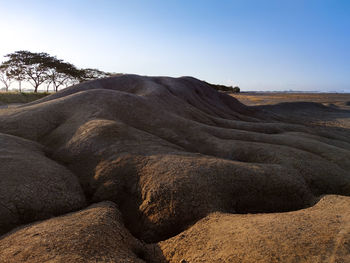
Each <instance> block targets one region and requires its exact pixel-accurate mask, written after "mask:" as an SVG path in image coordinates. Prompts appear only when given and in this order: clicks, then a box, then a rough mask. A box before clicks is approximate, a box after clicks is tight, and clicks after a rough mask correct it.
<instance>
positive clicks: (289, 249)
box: [0, 75, 350, 263]
mask: <svg viewBox="0 0 350 263" xmlns="http://www.w3.org/2000/svg"><path fill="white" fill-rule="evenodd" d="M303 95H304V96H306V97H305V98H302V97H299V99H300V100H299V101H297V102H290V101H293V100H294V99H291V98H290V99H288V96H289V95H286V94H284V97H283V96H282V97H283V99H284V100H286V101H281V100H282V97H281V96H280V97H278V94H269V96H271V97H273V99H274V102H283V103H278V104H271V103H266V101H269V99H268V98H267V97H266V94H265V95H264V96H265V97H264V99H263V100H265V103H262V104H264V105H256V104H254V105H255V106H246V105H244V104H242V103H240V102H239V101H238V100H236V99H235V98H233V97H232V96H228V95H227V94H223V93H220V92H217V91H216V90H215V89H214V88H213V86H211V85H210V84H208V83H206V82H202V81H199V80H197V79H194V78H191V77H182V78H168V77H144V76H137V75H123V76H118V77H112V78H107V79H101V80H96V81H90V82H86V83H82V84H79V85H76V86H72V87H70V88H67V89H64V90H62V91H59V92H58V93H56V94H53V95H51V96H48V97H45V98H42V99H40V100H38V101H34V102H31V103H28V104H24V105H20V106H18V107H12V108H8V109H0V163H1V165H0V234H3V236H1V237H0V262H16V263H17V262H43V261H45V262H174V263H178V262H188V263H192V262H237V263H238V262H266V263H267V262H268V263H270V262H309V263H311V262H312V263H314V262H331V263H335V262H338V263H339V262H343V263H346V262H349V260H350V259H349V255H350V245H349V244H350V225H349V220H350V214H349V213H350V197H349V196H350V132H349V128H350V127H349V126H348V125H349V118H350V115H349V110H347V108H346V107H347V106H348V105H347V104H348V100H347V98H348V97H346V96H348V95H344V96H341V95H339V97H336V96H335V95H334V97H332V96H333V95H332V96H331V97H332V99H331V100H328V99H326V98H324V97H322V96H323V95H324V94H321V95H320V94H317V96H318V97H317V96H316V95H308V94H303ZM239 96H246V97H249V95H247V94H239V95H237V98H239ZM259 96H260V95H255V96H253V97H250V98H251V99H252V98H256V97H258V98H259V99H261V98H262V97H259ZM261 96H263V95H261ZM274 96H277V97H274ZM291 96H292V97H293V96H296V94H291ZM299 96H301V95H299ZM313 96H316V97H317V98H318V99H319V100H318V101H316V103H315V102H305V100H306V99H307V98H309V99H311V98H312V97H313ZM320 96H321V98H320ZM337 96H338V95H337ZM246 97H245V99H247V98H246ZM243 98H244V97H241V99H243ZM273 99H270V100H271V101H272V103H274V102H273ZM288 100H289V101H288ZM318 102H322V103H325V105H323V104H320V103H318ZM327 103H328V104H330V103H331V104H334V105H335V106H332V105H331V107H329V105H328V104H327ZM266 104H269V105H266ZM343 104H344V105H343ZM250 105H251V104H250ZM341 105H343V106H341Z"/></svg>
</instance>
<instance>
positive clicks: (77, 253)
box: [0, 202, 145, 263]
mask: <svg viewBox="0 0 350 263" xmlns="http://www.w3.org/2000/svg"><path fill="white" fill-rule="evenodd" d="M0 251H1V253H0V261H1V262H9V263H10V262H16V263H17V262H145V261H144V260H142V259H141V258H140V257H143V256H144V255H145V252H144V251H145V248H144V246H143V245H142V243H141V242H140V241H138V240H136V239H135V238H134V237H132V236H131V235H130V234H129V232H128V231H127V230H126V229H125V227H124V225H123V222H122V219H121V215H120V212H119V211H118V210H117V208H116V207H115V205H114V204H113V203H111V202H103V203H98V204H95V205H92V206H90V207H88V208H86V209H84V210H82V211H80V212H76V213H72V214H68V215H65V216H62V217H57V218H53V219H50V220H47V221H43V222H39V223H36V224H32V225H28V226H25V227H22V228H19V229H16V230H14V231H13V232H11V233H9V235H7V236H5V237H3V238H2V239H1V240H0Z"/></svg>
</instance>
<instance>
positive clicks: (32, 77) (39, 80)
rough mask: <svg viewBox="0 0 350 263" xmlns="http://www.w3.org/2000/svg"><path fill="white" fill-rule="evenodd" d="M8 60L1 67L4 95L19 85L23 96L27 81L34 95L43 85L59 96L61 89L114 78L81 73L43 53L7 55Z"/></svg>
mask: <svg viewBox="0 0 350 263" xmlns="http://www.w3.org/2000/svg"><path fill="white" fill-rule="evenodd" d="M5 58H6V60H5V61H4V62H2V63H1V65H0V82H1V83H2V84H3V85H4V86H5V87H4V90H5V91H8V90H9V88H10V86H11V84H12V83H13V82H15V81H17V82H18V90H19V91H20V92H21V90H22V88H21V84H22V82H23V81H25V82H28V83H30V84H31V85H32V86H33V88H34V92H35V93H37V92H38V88H39V87H40V86H42V85H46V91H47V92H49V90H50V89H52V90H53V91H55V92H57V91H58V89H59V88H62V87H67V86H69V85H73V84H76V83H80V82H83V81H87V80H92V79H98V78H105V77H109V76H112V75H113V73H108V72H103V71H101V70H98V69H91V68H87V69H79V68H77V67H76V66H74V65H73V64H71V63H68V62H65V61H63V60H62V59H58V58H56V57H55V56H51V55H49V54H47V53H43V52H41V53H33V52H30V51H23V50H22V51H16V52H14V53H11V54H7V55H5Z"/></svg>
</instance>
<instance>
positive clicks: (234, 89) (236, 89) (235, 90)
mask: <svg viewBox="0 0 350 263" xmlns="http://www.w3.org/2000/svg"><path fill="white" fill-rule="evenodd" d="M232 91H233V93H239V92H241V89H240V88H239V87H237V86H236V87H234V88H233V89H232Z"/></svg>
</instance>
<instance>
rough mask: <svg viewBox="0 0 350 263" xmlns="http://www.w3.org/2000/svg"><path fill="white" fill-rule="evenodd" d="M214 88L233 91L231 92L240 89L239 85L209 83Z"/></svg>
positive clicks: (237, 91)
mask: <svg viewBox="0 0 350 263" xmlns="http://www.w3.org/2000/svg"><path fill="white" fill-rule="evenodd" d="M211 86H212V87H213V88H214V89H216V90H218V91H224V92H233V93H239V92H240V91H241V89H240V88H239V87H237V86H236V87H232V86H224V85H214V84H212V85H211Z"/></svg>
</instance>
